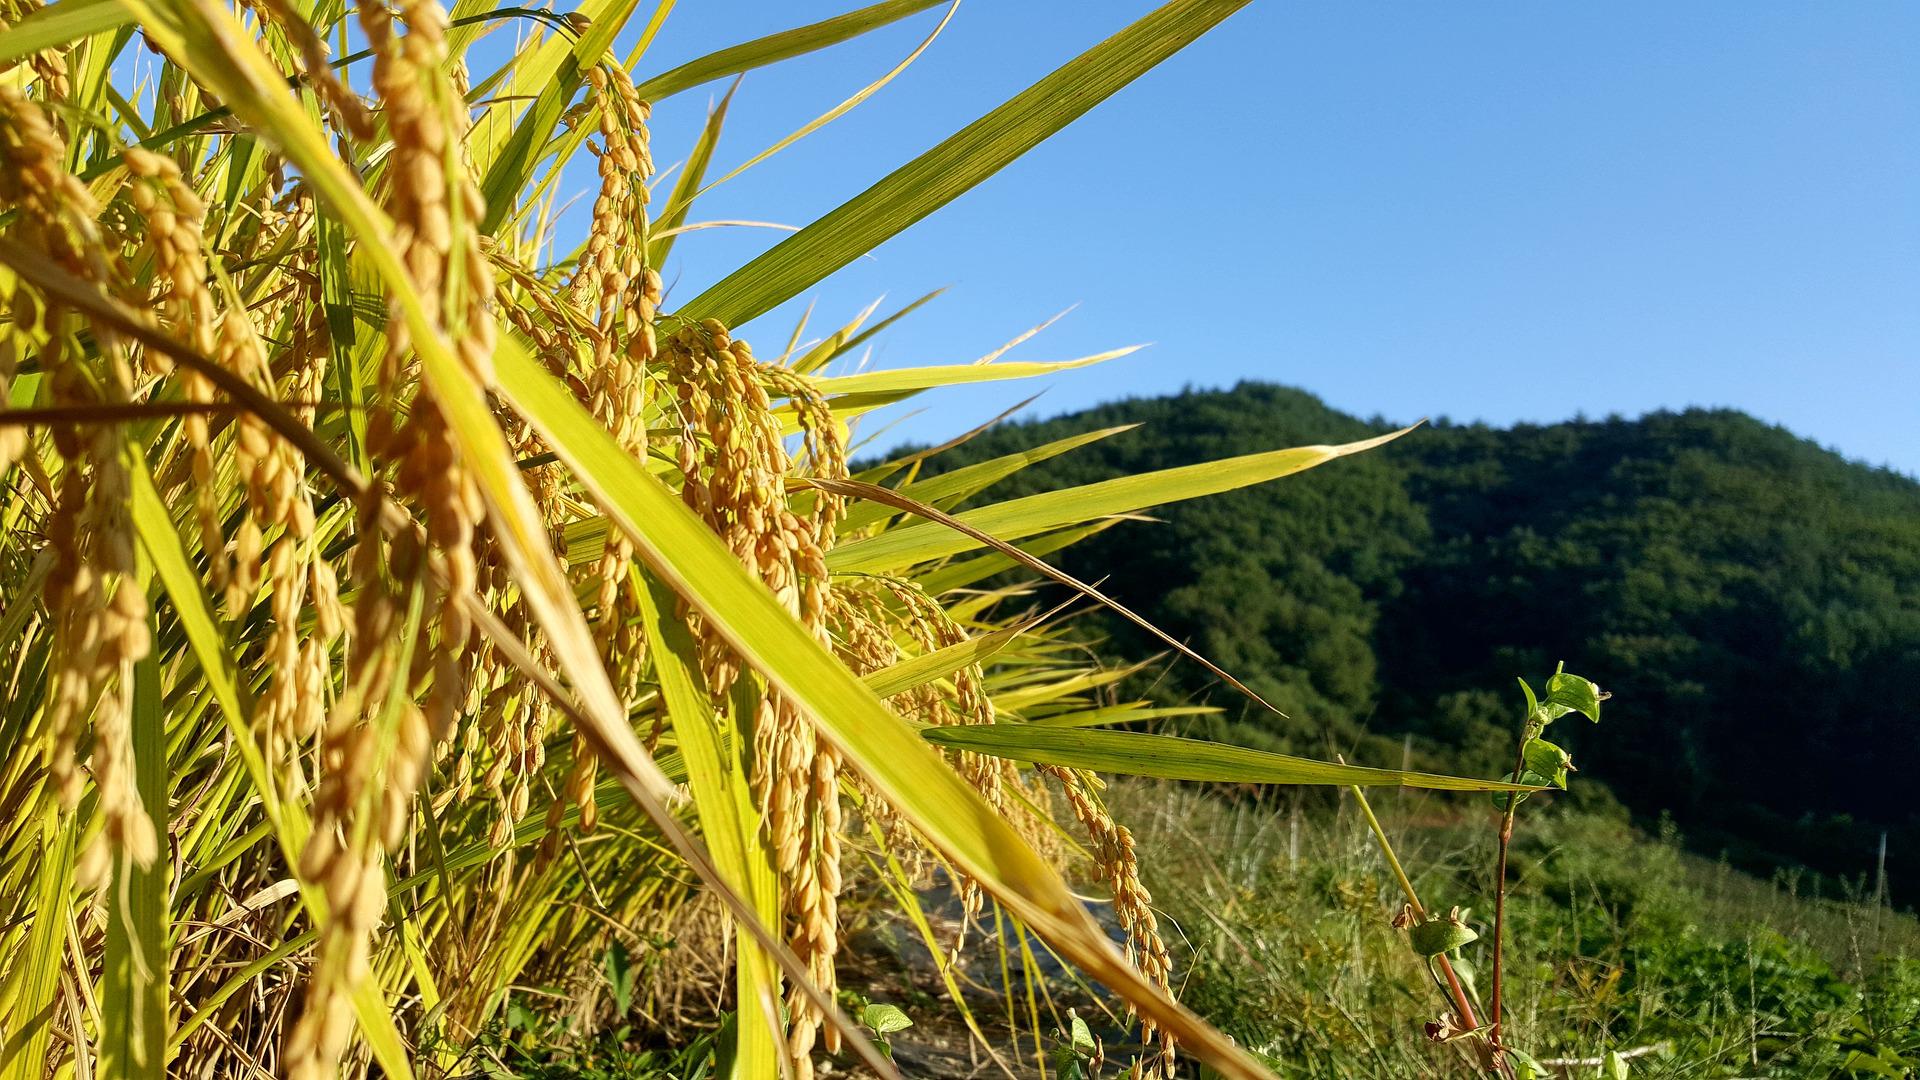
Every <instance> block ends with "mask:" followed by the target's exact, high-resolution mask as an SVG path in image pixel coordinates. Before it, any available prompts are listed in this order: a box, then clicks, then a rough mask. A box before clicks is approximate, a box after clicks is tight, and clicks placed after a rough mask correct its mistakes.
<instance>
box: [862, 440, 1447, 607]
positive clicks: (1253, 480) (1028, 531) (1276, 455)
mask: <svg viewBox="0 0 1920 1080" xmlns="http://www.w3.org/2000/svg"><path fill="white" fill-rule="evenodd" d="M1411 430H1413V429H1412V428H1405V429H1402V430H1400V431H1395V432H1391V433H1389V434H1386V435H1381V436H1379V437H1377V438H1372V439H1365V440H1362V441H1360V442H1352V443H1346V444H1344V445H1340V446H1301V447H1295V448H1293V449H1290V450H1271V451H1268V452H1266V453H1263V454H1247V455H1245V456H1243V457H1235V458H1227V459H1225V460H1222V461H1208V462H1202V463H1200V464H1198V465H1183V466H1180V467H1178V468H1173V469H1162V470H1160V471H1158V472H1150V473H1141V474H1139V475H1137V476H1123V477H1118V478H1116V479H1113V480H1103V481H1100V482H1099V483H1096V484H1087V485H1085V486H1082V487H1076V488H1065V489H1062V490H1060V491H1049V492H1045V493H1043V494H1039V495H1029V496H1027V497H1025V498H1022V499H1014V500H1012V501H1010V502H1004V503H996V504H994V505H992V506H986V507H982V508H980V509H978V510H970V511H968V512H966V513H964V514H956V515H954V516H955V517H957V518H959V520H961V521H963V522H966V523H967V524H968V525H971V526H973V527H974V528H976V529H979V530H980V531H982V532H985V533H988V534H990V535H992V536H994V537H997V538H999V539H1001V540H1017V539H1019V538H1021V537H1023V536H1032V535H1034V534H1035V533H1041V532H1046V531H1048V530H1050V529H1057V528H1060V527H1062V526H1065V525H1078V524H1081V523H1083V522H1089V521H1093V520H1095V519H1097V518H1103V517H1110V516H1112V515H1114V514H1130V513H1134V512H1136V511H1140V510H1145V509H1147V508H1149V507H1153V506H1162V505H1165V504H1167V503H1172V502H1181V501H1183V500H1186V499H1195V498H1199V497H1200V496H1202V495H1214V494H1218V493H1219V492H1222V491H1233V490H1235V489H1237V488H1243V487H1248V486H1251V485H1253V484H1259V483H1264V482H1266V481H1268V480H1276V479H1278V478H1280V477H1283V476H1291V475H1292V474H1294V473H1297V472H1304V471H1305V470H1307V469H1311V468H1313V467H1314V466H1316V465H1324V464H1326V463H1327V462H1329V461H1333V460H1335V459H1336V458H1342V457H1345V456H1347V455H1348V454H1358V453H1361V452H1363V451H1366V450H1371V449H1373V448H1374V447H1376V446H1382V445H1384V444H1386V443H1389V442H1392V441H1393V440H1394V439H1397V438H1399V437H1400V436H1402V435H1404V434H1406V433H1407V432H1408V431H1411ZM980 546H981V544H980V542H979V541H978V540H975V539H974V538H972V537H969V536H966V535H965V534H963V533H959V532H956V531H954V530H953V529H951V528H948V527H947V526H945V525H942V524H940V523H939V522H934V521H925V522H920V523H918V524H914V525H908V526H904V527H902V528H898V529H889V530H887V531H886V532H884V533H881V534H880V535H879V536H875V537H871V538H869V539H865V540H856V541H854V542H853V543H851V544H847V545H845V546H843V547H838V548H835V549H834V550H833V551H831V552H828V553H827V565H828V566H831V567H832V568H833V569H834V570H836V571H839V572H842V573H854V572H859V573H869V574H879V573H887V572H890V571H894V570H899V569H901V568H903V567H907V566H912V565H914V564H915V563H921V562H926V561H927V560H929V559H938V558H943V557H945V556H948V555H957V554H959V553H960V552H963V551H970V550H972V549H974V548H977V547H980Z"/></svg>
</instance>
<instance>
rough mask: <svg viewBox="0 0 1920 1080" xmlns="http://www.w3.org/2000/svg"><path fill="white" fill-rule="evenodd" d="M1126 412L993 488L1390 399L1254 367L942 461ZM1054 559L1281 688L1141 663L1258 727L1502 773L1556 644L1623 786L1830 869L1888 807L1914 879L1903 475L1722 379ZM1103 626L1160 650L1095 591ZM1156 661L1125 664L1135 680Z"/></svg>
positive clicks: (1219, 508)
mask: <svg viewBox="0 0 1920 1080" xmlns="http://www.w3.org/2000/svg"><path fill="white" fill-rule="evenodd" d="M1124 424H1139V425H1141V426H1140V427H1139V428H1138V429H1136V430H1133V431H1129V432H1124V433H1121V434H1118V435H1115V436H1113V437H1110V438H1106V439H1103V440H1101V441H1099V442H1096V443H1094V444H1092V445H1090V446H1087V447H1084V448H1082V449H1079V450H1076V451H1074V452H1072V453H1069V454H1066V455H1064V456H1061V457H1057V458H1053V459H1051V460H1049V461H1047V462H1045V463H1043V464H1040V465H1037V466H1035V467H1032V468H1029V469H1026V470H1024V471H1022V472H1020V473H1019V474H1017V475H1016V476H1015V477H1014V478H1013V479H1012V480H1010V481H1009V482H1008V483H1007V484H1006V485H1004V486H1002V487H998V488H996V489H994V491H993V492H992V493H991V497H992V498H994V499H999V498H1007V497H1012V496H1014V495H1018V494H1024V493H1027V492H1031V491H1039V490H1047V489H1051V488H1056V487H1063V486H1067V485H1070V484H1080V483H1086V482H1088V481H1092V480H1097V479H1102V478H1105V477H1109V476H1117V475H1120V474H1122V473H1130V472H1139V471H1144V470H1150V469H1159V468H1166V467H1169V466H1175V465H1183V464H1187V463H1190V462H1196V461H1202V460H1207V459H1212V458H1218V457H1223V456H1228V455H1233V454H1244V453H1251V452H1255V451H1260V450H1267V449H1272V448H1275V447H1282V446H1290V445H1298V444H1303V443H1319V442H1340V441H1345V440H1348V439H1353V438H1357V437H1363V436H1365V435H1367V434H1369V433H1373V432H1378V431H1383V430H1386V426H1385V425H1384V424H1383V423H1381V422H1379V421H1362V420H1359V419H1357V418H1354V417H1352V416H1348V415H1345V414H1342V413H1339V412H1337V411H1335V410H1332V409H1329V408H1328V407H1326V406H1325V405H1324V404H1322V403H1321V402H1320V401H1319V400H1318V399H1316V398H1314V397H1313V396H1311V395H1309V394H1306V393H1303V392H1301V391H1298V390H1293V389H1288V388H1284V387H1279V386H1274V385H1267V384H1257V383H1243V384H1241V385H1239V386H1237V387H1235V388H1234V389H1232V390H1231V391H1219V392H1188V393H1183V394H1180V395H1177V396H1173V397H1165V398H1156V399H1143V400H1132V401H1124V402H1119V403H1115V404H1111V405H1107V406H1103V407H1100V408H1095V409H1091V410H1087V411H1084V412H1079V413H1074V414H1072V415H1068V416H1062V417H1058V418H1055V419H1051V420H1045V421H1039V422H1024V423H1011V424H1007V425H1004V426H1002V427H999V428H996V429H994V430H992V431H989V432H988V433H986V434H985V435H983V436H981V437H979V438H976V439H974V440H973V441H972V442H970V443H968V444H965V445H964V446H962V447H960V448H958V449H957V450H954V451H952V452H949V453H946V454H943V455H940V456H939V457H938V458H937V459H936V461H937V462H938V464H939V466H940V467H941V468H946V469H951V468H954V467H957V466H959V465H963V464H966V463H969V462H974V461H979V460H983V459H986V458H990V457H994V456H998V455H1001V454H1006V453H1010V452H1012V451H1014V450H1016V449H1020V448H1024V447H1029V446H1034V445H1037V444H1041V443H1045V442H1048V441H1050V440H1054V439H1058V438H1061V437H1063V436H1066V435H1069V434H1073V433H1078V432H1083V431H1089V430H1094V429H1099V428H1106V427H1112V426H1116V425H1124ZM1157 516H1159V517H1161V518H1162V519H1163V521H1162V522H1159V523H1148V522H1126V523H1122V524H1120V525H1118V526H1116V527H1115V528H1112V529H1110V530H1108V531H1107V532H1105V533H1104V534H1101V535H1099V536H1097V537H1095V538H1093V539H1092V540H1089V541H1087V542H1085V543H1082V544H1080V545H1078V546H1076V547H1073V548H1070V549H1068V550H1067V551H1066V552H1065V553H1063V554H1062V555H1061V556H1059V558H1060V559H1061V560H1062V565H1063V566H1064V567H1065V568H1066V569H1067V570H1069V571H1070V572H1073V573H1075V574H1078V575H1080V576H1083V577H1086V578H1090V579H1091V578H1105V580H1106V588H1107V589H1108V591H1109V592H1111V593H1112V594H1113V595H1115V596H1116V597H1118V598H1119V599H1121V600H1122V601H1123V602H1125V603H1128V604H1130V605H1132V606H1133V607H1135V608H1136V609H1137V610H1139V611H1141V612H1142V613H1144V614H1146V615H1147V616H1148V617H1149V618H1151V619H1152V620H1154V621H1155V622H1157V623H1158V624H1160V625H1161V626H1163V627H1165V628H1166V629H1167V630H1169V631H1171V632H1172V633H1174V634H1175V635H1178V636H1180V637H1182V638H1184V639H1186V640H1188V641H1189V642H1191V643H1192V644H1193V645H1194V646H1195V647H1196V648H1198V649H1199V650H1200V651H1202V652H1203V653H1205V654H1206V655H1208V656H1210V657H1212V658H1213V659H1214V660H1216V661H1217V662H1219V663H1220V664H1221V665H1222V666H1223V667H1225V668H1226V669H1227V670H1229V671H1232V672H1234V673H1235V674H1237V675H1238V676H1239V677H1241V678H1242V679H1243V680H1245V681H1246V682H1247V683H1248V684H1249V685H1251V686H1252V687H1253V688H1254V689H1255V690H1257V691H1258V692H1259V693H1260V694H1262V695H1263V696H1265V697H1267V698H1268V700H1270V701H1272V702H1274V703H1275V704H1276V705H1277V706H1278V707H1279V708H1280V709H1281V710H1283V711H1284V712H1285V713H1286V714H1287V717H1286V718H1285V719H1282V718H1280V717H1275V716H1273V715H1272V714H1271V713H1264V712H1262V711H1259V710H1257V709H1255V708H1252V707H1248V706H1247V705H1246V703H1244V702H1243V701H1242V700H1240V699H1237V698H1236V697H1235V696H1234V695H1232V694H1230V693H1228V692H1225V691H1223V690H1220V689H1217V688H1215V687H1213V686H1212V685H1211V682H1210V680H1209V679H1208V678H1207V676H1206V673H1205V672H1204V671H1203V670H1201V669H1200V668H1199V667H1198V666H1197V665H1190V664H1174V665H1172V668H1171V670H1170V671H1165V672H1161V673H1158V674H1156V676H1155V681H1154V682H1153V683H1152V685H1151V693H1153V694H1154V695H1155V696H1157V697H1162V698H1168V699H1179V700H1187V699H1195V698H1200V699H1207V700H1210V701H1212V702H1213V703H1214V704H1217V705H1222V706H1226V707H1227V709H1228V712H1227V713H1226V714H1225V717H1224V718H1223V719H1222V721H1221V722H1219V723H1217V724H1215V725H1214V730H1213V733H1215V734H1221V733H1226V734H1229V736H1230V737H1232V738H1234V739H1236V740H1239V741H1242V742H1246V743H1248V744H1251V745H1261V746H1267V747H1271V748H1276V749H1291V750H1294V751H1298V752H1307V753H1313V754H1316V755H1325V754H1327V753H1329V752H1339V753H1345V754H1347V755H1348V756H1349V757H1353V758H1356V759H1359V760H1365V761H1371V762H1375V763H1380V764H1398V763H1399V760H1400V758H1401V756H1402V755H1403V753H1406V752H1407V751H1408V748H1411V753H1412V755H1413V759H1414V761H1415V762H1416V763H1421V764H1426V765H1428V766H1443V767H1447V768H1453V769H1464V770H1471V771H1475V772H1478V773H1482V774H1488V775H1491V774H1493V773H1496V772H1499V771H1502V770H1504V769H1505V768H1506V767H1507V762H1506V761H1505V760H1504V757H1505V754H1507V753H1508V752H1509V751H1508V750H1506V748H1507V747H1509V746H1511V738H1512V734H1511V730H1510V729H1511V725H1512V723H1513V718H1514V716H1515V711H1514V710H1515V701H1516V700H1517V699H1516V697H1515V691H1514V686H1513V677H1514V676H1515V675H1516V674H1523V673H1524V674H1527V675H1529V676H1536V675H1540V674H1544V673H1545V672H1547V671H1550V670H1551V669H1552V666H1553V664H1554V662H1555V661H1557V660H1565V661H1567V663H1568V666H1569V667H1570V668H1571V669H1573V670H1577V671H1580V672H1582V673H1584V674H1589V675H1591V676H1593V677H1594V678H1596V679H1597V680H1598V681H1599V682H1600V683H1601V684H1602V685H1603V686H1605V687H1607V688H1608V689H1610V690H1612V691H1614V692H1615V698H1614V700H1613V701H1612V702H1610V703H1609V705H1608V714H1609V715H1608V724H1607V725H1606V727H1605V728H1604V729H1603V730H1593V731H1587V730H1580V731H1572V730H1569V731H1568V732H1566V733H1565V734H1567V735H1568V737H1569V738H1570V739H1571V740H1572V742H1571V745H1570V747H1569V749H1571V750H1572V751H1573V753H1574V757H1575V761H1576V763H1577V764H1578V766H1579V768H1580V769H1581V771H1582V774H1583V776H1584V777H1585V778H1586V779H1587V780H1589V781H1595V780H1597V781H1600V782H1602V783H1604V784H1605V785H1607V787H1608V788H1610V789H1611V790H1612V791H1613V792H1614V793H1615V794H1616V795H1617V796H1618V797H1619V798H1620V799H1621V800H1623V801H1624V802H1625V803H1626V804H1627V805H1628V806H1629V807H1631V808H1632V809H1633V810H1634V811H1635V812H1636V813H1637V814H1639V815H1642V816H1644V817H1646V818H1649V819H1651V818H1654V817H1657V816H1658V815H1661V814H1670V815H1672V817H1673V818H1674V819H1675V820H1676V821H1678V822H1679V824H1680V825H1681V827H1682V828H1683V829H1684V830H1685V831H1686V833H1687V834H1688V835H1689V836H1690V837H1693V838H1695V840H1696V841H1697V842H1699V843H1701V844H1703V845H1705V846H1707V847H1709V848H1711V849H1714V850H1717V851H1725V852H1726V853H1727V854H1729V855H1730V856H1731V857H1732V858H1733V859H1735V861H1737V862H1740V863H1742V864H1744V865H1748V866H1753V867H1755V868H1758V869H1762V870H1764V869H1765V868H1766V866H1767V864H1768V863H1770V862H1781V863H1803V864H1806V865H1810V866H1813V867H1815V868H1816V869H1820V870H1823V871H1826V872H1829V873H1832V874H1836V875H1840V876H1842V877H1856V878H1857V877H1859V876H1861V875H1863V874H1867V873H1870V872H1871V871H1872V868H1873V866H1874V861H1875V858H1876V852H1877V848H1878V846H1879V842H1880V835H1881V831H1882V830H1883V829H1885V830H1887V831H1889V833H1890V839H1889V859H1888V869H1889V872H1890V874H1891V875H1892V878H1893V881H1894V885H1895V891H1896V896H1898V895H1899V894H1900V893H1901V892H1902V891H1903V890H1904V891H1905V892H1904V895H1905V896H1906V897H1907V898H1909V899H1910V898H1911V897H1912V896H1913V895H1914V894H1913V892H1912V891H1911V890H1913V889H1916V888H1920V812H1916V810H1915V809H1914V805H1915V804H1914V802H1913V800H1912V797H1911V794H1910V792H1909V790H1908V789H1907V787H1906V782H1905V781H1904V780H1903V778H1902V773H1903V769H1904V766H1905V764H1906V763H1908V762H1912V761H1914V760H1916V759H1920V724H1917V723H1915V722H1914V720H1913V718H1912V710H1913V707H1914V706H1913V702H1912V698H1913V695H1914V694H1915V692H1916V691H1917V690H1920V484H1916V483H1915V482H1914V481H1912V480H1910V479H1908V478H1906V477H1903V476H1901V475H1899V474H1897V473H1893V472H1891V471H1888V470H1881V469H1873V468H1869V467H1866V466H1862V465H1860V464H1857V463H1854V462H1850V461H1847V460H1846V459H1844V458H1842V457H1840V456H1838V455H1836V454H1834V453H1832V452H1829V451H1827V450H1824V449H1822V448H1820V447H1819V446H1817V445H1815V444H1813V443H1811V442H1808V441H1806V440H1803V439H1801V438H1798V437H1796V436H1794V435H1793V434H1791V433H1789V432H1787V431H1784V430H1782V429H1779V428H1776V427H1771V426H1768V425H1766V424H1764V423H1761V422H1759V421H1757V420H1754V419H1753V418H1751V417H1748V416H1746V415H1744V414H1741V413H1737V412H1731V411H1722V410H1716V411H1706V410H1690V411H1687V412H1683V413H1664V412H1663V413H1656V414H1651V415H1648V416H1645V417H1641V418H1639V419H1632V420H1628V419H1620V418H1608V419H1605V420H1586V419H1576V420H1571V421H1567V422H1564V423H1558V424H1551V425H1546V426H1534V425H1520V426H1516V427H1513V428H1509V429H1496V428H1492V427H1488V426H1485V425H1478V424H1474V425H1456V424H1450V423H1447V422H1444V421H1442V422H1439V423H1435V424H1431V425H1428V426H1426V427H1423V428H1421V429H1419V430H1417V431H1415V432H1413V433H1412V434H1410V435H1408V436H1406V437H1405V438H1403V439H1401V440H1399V441H1398V442H1396V443H1393V444H1391V445H1389V446H1387V447H1385V448H1382V449H1379V450H1376V451H1374V452H1372V453H1369V454H1366V455H1362V456H1360V457H1357V458H1349V459H1345V460H1342V461H1339V462H1335V463H1333V464H1332V465H1329V466H1327V467H1324V468H1322V469H1318V470H1315V471H1313V472H1311V473H1307V474H1304V475H1301V476H1297V477H1293V478H1289V479H1286V480H1282V481H1279V482H1276V483H1273V484H1269V485H1266V486H1263V487H1260V488H1257V489H1254V490H1249V491H1242V492H1236V493H1233V494H1229V495H1224V496H1219V497H1216V498H1210V499H1202V500H1198V501H1195V502H1191V503H1185V504H1181V505H1177V506H1172V507H1168V508H1166V509H1164V510H1163V511H1161V512H1160V513H1159V514H1158V515H1157ZM1089 626H1090V628H1093V630H1094V631H1095V632H1097V633H1099V634H1101V635H1104V636H1107V637H1108V638H1110V643H1109V646H1108V648H1109V650H1110V651H1111V652H1112V654H1113V655H1114V656H1116V657H1118V658H1138V657H1145V656H1150V655H1153V654H1155V653H1157V652H1159V651H1161V650H1160V649H1159V648H1158V647H1156V643H1155V642H1153V641H1152V639H1150V638H1148V637H1146V636H1145V635H1143V634H1140V633H1138V632H1136V631H1133V630H1132V629H1131V628H1129V627H1127V626H1125V625H1123V624H1120V623H1118V622H1115V621H1110V620H1103V619H1102V618H1101V617H1100V616H1097V615H1096V616H1091V617H1090V618H1089ZM1146 685H1147V684H1146V683H1144V682H1143V683H1142V686H1143V687H1144V686H1146Z"/></svg>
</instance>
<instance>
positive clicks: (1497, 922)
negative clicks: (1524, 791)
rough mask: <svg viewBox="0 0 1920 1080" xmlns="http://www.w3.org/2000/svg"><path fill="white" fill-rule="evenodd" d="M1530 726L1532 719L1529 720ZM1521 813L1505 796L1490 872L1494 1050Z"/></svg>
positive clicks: (1516, 778) (1513, 797) (1516, 767)
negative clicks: (1510, 864)
mask: <svg viewBox="0 0 1920 1080" xmlns="http://www.w3.org/2000/svg"><path fill="white" fill-rule="evenodd" d="M1529 722H1531V718H1529ZM1530 735H1531V732H1530V730H1525V729H1523V730H1522V731H1521V734H1520V750H1519V753H1518V754H1517V755H1516V756H1515V758H1514V762H1513V778H1512V779H1513V782H1514V783H1516V784H1517V783H1519V782H1520V773H1521V772H1522V771H1523V770H1524V769H1525V768H1526V765H1527V739H1528V738H1529V737H1530ZM1519 809H1520V793H1519V792H1517V791H1509V792H1507V812H1506V816H1504V817H1502V818H1501V819H1500V858H1499V859H1498V861H1497V863H1496V865H1495V867H1494V871H1493V1004H1492V1005H1491V1006H1490V1007H1489V1009H1488V1015H1487V1027H1488V1029H1489V1035H1488V1037H1489V1038H1491V1039H1492V1040H1493V1045H1494V1046H1495V1047H1496V1048H1497V1047H1499V1045H1500V1006H1501V996H1500V991H1501V979H1500V975H1501V953H1502V952H1503V948H1502V947H1503V946H1504V945H1505V944H1506V940H1507V935H1506V930H1507V848H1508V847H1509V846H1510V845H1511V844H1512V842H1513V815H1514V813H1515V812H1516V811H1518V810H1519Z"/></svg>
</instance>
